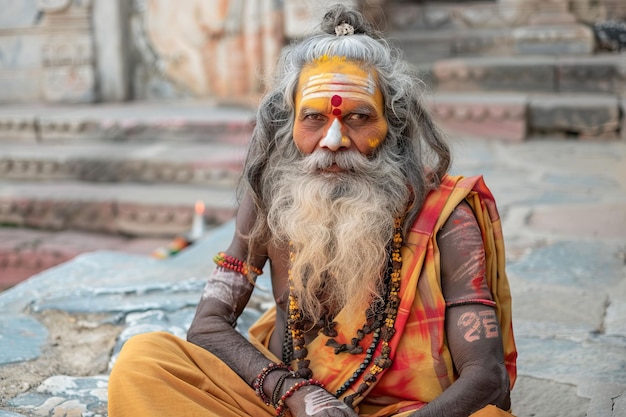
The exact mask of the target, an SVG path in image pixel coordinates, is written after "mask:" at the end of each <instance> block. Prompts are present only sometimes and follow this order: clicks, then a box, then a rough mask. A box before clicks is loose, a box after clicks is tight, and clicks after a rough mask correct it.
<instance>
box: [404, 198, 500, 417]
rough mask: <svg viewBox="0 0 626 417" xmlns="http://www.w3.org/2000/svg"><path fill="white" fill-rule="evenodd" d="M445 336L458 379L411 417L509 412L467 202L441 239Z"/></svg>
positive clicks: (478, 239) (480, 251)
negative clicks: (485, 409)
mask: <svg viewBox="0 0 626 417" xmlns="http://www.w3.org/2000/svg"><path fill="white" fill-rule="evenodd" d="M437 243H438V246H439V251H440V259H441V281H442V290H443V294H444V297H445V299H446V305H447V309H446V324H445V327H446V336H447V341H448V346H449V348H450V353H451V355H452V360H453V362H454V366H455V369H456V370H457V372H458V374H459V378H458V379H457V380H456V381H455V382H454V383H453V384H452V385H451V386H450V387H449V388H448V389H446V390H445V391H444V392H443V393H442V394H441V395H440V396H439V397H437V398H436V399H435V400H434V401H432V402H430V403H429V404H428V405H426V406H425V407H424V408H422V409H421V410H419V411H417V412H415V413H414V414H413V416H415V417H418V416H419V417H424V416H446V417H454V416H459V417H467V416H469V415H470V414H472V413H473V412H476V411H478V410H480V409H481V408H483V407H485V406H487V405H489V404H493V405H495V406H497V407H499V408H501V409H504V410H508V409H509V408H510V392H509V378H508V373H507V371H506V367H505V365H504V353H503V347H502V336H501V333H500V325H499V323H498V320H497V317H496V311H495V308H494V306H495V303H494V302H493V300H492V297H491V291H490V290H489V288H488V286H487V281H486V279H485V250H484V246H483V241H482V235H481V231H480V229H479V227H478V223H477V221H476V218H475V216H474V213H473V212H472V209H471V208H470V207H469V205H468V204H467V203H465V202H463V203H461V204H460V205H459V206H458V207H457V208H456V209H455V211H454V212H453V213H452V215H451V216H450V218H449V219H448V220H447V221H446V223H445V225H444V227H443V228H442V229H441V230H440V231H439V233H438V235H437Z"/></svg>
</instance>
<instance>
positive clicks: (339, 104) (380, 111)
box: [295, 56, 387, 149]
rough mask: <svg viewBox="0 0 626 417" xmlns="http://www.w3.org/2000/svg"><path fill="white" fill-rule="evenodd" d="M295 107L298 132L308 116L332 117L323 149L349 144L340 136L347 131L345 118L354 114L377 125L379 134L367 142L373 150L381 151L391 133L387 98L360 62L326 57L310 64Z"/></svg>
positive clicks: (300, 84) (373, 77)
mask: <svg viewBox="0 0 626 417" xmlns="http://www.w3.org/2000/svg"><path fill="white" fill-rule="evenodd" d="M295 106H296V109H295V110H296V126H295V128H296V129H297V128H298V125H299V120H298V119H299V118H301V117H303V116H304V115H307V114H321V115H324V116H326V117H328V120H329V122H328V125H327V129H328V130H327V131H326V133H324V135H325V136H324V139H323V140H322V142H321V145H322V146H330V147H331V148H334V147H338V146H340V145H342V144H343V145H344V146H345V145H348V144H349V141H350V139H349V138H348V137H344V136H343V134H342V133H340V132H341V131H342V130H343V123H344V119H343V118H344V117H349V116H350V115H351V114H353V113H357V114H367V115H368V117H372V118H373V120H376V121H377V122H376V124H377V128H376V129H375V132H376V133H374V132H372V136H369V137H367V138H365V140H366V142H365V143H367V147H368V148H369V149H374V148H376V147H378V145H379V144H380V143H381V142H382V140H383V139H384V136H385V134H386V132H387V123H386V120H385V118H384V102H383V95H382V92H381V91H380V88H379V87H378V84H377V76H376V72H375V71H373V70H372V71H366V70H364V69H363V68H362V67H361V66H360V65H359V64H358V63H357V62H354V61H348V60H346V59H345V57H338V56H331V57H328V56H324V57H322V58H320V59H318V60H315V61H314V62H312V63H310V64H307V65H306V66H305V67H304V68H303V69H302V72H301V73H300V78H299V81H298V89H297V91H296V97H295ZM364 133H365V132H364ZM352 139H353V140H354V138H352Z"/></svg>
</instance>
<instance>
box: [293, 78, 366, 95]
mask: <svg viewBox="0 0 626 417" xmlns="http://www.w3.org/2000/svg"><path fill="white" fill-rule="evenodd" d="M375 91H376V83H375V82H374V80H373V79H372V77H371V75H368V76H367V77H362V76H360V75H353V74H341V73H335V72H331V73H328V72H326V73H323V74H318V75H313V76H311V77H309V79H308V81H307V82H306V84H304V86H303V87H302V97H306V98H316V97H325V96H327V95H329V94H335V93H337V92H353V93H361V94H367V95H373V94H374V92H375Z"/></svg>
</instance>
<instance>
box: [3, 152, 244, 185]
mask: <svg viewBox="0 0 626 417" xmlns="http://www.w3.org/2000/svg"><path fill="white" fill-rule="evenodd" d="M7 142H8V141H7ZM2 147H3V151H2V155H0V179H8V180H20V181H32V180H37V181H41V180H45V181H51V180H80V181H94V182H140V183H144V184H146V183H155V182H157V183H177V184H198V185H200V184H202V185H209V186H211V185H213V186H222V187H223V186H230V187H235V186H236V184H237V181H238V179H239V177H240V175H241V170H242V166H243V160H244V158H245V152H246V149H245V146H244V145H241V144H229V143H210V144H207V143H195V142H194V143H186V144H185V145H184V146H180V144H175V143H171V142H170V143H163V142H157V143H150V144H138V143H129V142H125V143H100V142H96V143H93V142H92V143H87V144H85V143H73V144H67V143H65V144H47V143H37V144H23V143H16V142H11V143H6V144H4V145H3V146H2Z"/></svg>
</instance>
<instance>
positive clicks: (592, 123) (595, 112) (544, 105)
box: [528, 94, 621, 139]
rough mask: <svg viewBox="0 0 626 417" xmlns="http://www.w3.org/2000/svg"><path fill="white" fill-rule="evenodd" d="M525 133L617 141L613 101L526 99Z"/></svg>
mask: <svg viewBox="0 0 626 417" xmlns="http://www.w3.org/2000/svg"><path fill="white" fill-rule="evenodd" d="M528 123H529V130H530V131H533V132H544V133H563V134H566V135H575V136H577V137H583V138H594V137H598V138H604V137H607V138H613V139H615V138H617V137H618V134H619V129H620V123H621V118H620V109H619V104H618V99H617V97H615V96H613V95H596V94H559V95H540V94H533V95H531V96H530V102H529V109H528Z"/></svg>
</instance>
